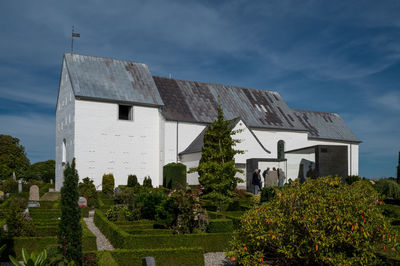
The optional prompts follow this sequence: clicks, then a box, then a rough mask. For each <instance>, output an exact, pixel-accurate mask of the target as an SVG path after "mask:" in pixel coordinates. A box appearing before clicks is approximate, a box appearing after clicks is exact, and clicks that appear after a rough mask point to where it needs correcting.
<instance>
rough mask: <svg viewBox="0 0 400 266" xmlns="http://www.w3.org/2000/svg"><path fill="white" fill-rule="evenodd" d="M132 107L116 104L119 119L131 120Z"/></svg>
mask: <svg viewBox="0 0 400 266" xmlns="http://www.w3.org/2000/svg"><path fill="white" fill-rule="evenodd" d="M132 112H133V108H132V106H130V105H118V119H119V120H133V113H132Z"/></svg>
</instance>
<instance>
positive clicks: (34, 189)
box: [28, 185, 40, 207]
mask: <svg viewBox="0 0 400 266" xmlns="http://www.w3.org/2000/svg"><path fill="white" fill-rule="evenodd" d="M28 207H40V203H39V187H38V186H36V185H33V186H31V187H30V188H29V202H28Z"/></svg>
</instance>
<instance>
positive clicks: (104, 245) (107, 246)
mask: <svg viewBox="0 0 400 266" xmlns="http://www.w3.org/2000/svg"><path fill="white" fill-rule="evenodd" d="M93 216H94V211H90V212H89V218H83V220H84V221H85V223H86V224H87V227H88V228H89V230H90V231H92V233H93V234H94V235H95V236H96V243H97V250H114V247H113V246H112V245H111V243H110V241H108V239H107V238H106V237H105V236H104V235H103V234H102V233H101V232H100V230H99V228H97V226H96V225H95V224H94V222H93Z"/></svg>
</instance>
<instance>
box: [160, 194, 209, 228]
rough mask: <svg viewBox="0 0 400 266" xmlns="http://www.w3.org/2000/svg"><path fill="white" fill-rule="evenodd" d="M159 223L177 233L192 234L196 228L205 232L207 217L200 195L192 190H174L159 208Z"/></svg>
mask: <svg viewBox="0 0 400 266" xmlns="http://www.w3.org/2000/svg"><path fill="white" fill-rule="evenodd" d="M156 219H157V223H159V224H163V225H165V226H166V227H168V228H171V229H173V230H174V231H175V232H176V233H183V234H185V233H192V232H193V230H194V229H195V228H199V229H202V230H204V229H205V227H206V225H207V220H208V218H207V215H206V213H205V211H204V210H203V209H202V208H201V205H200V203H199V193H198V192H197V191H195V192H193V191H192V190H191V189H185V188H181V189H178V190H173V191H171V193H170V194H169V195H168V197H167V199H165V200H164V201H163V202H162V203H161V205H160V206H159V207H158V208H157V215H156Z"/></svg>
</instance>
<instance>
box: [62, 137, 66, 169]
mask: <svg viewBox="0 0 400 266" xmlns="http://www.w3.org/2000/svg"><path fill="white" fill-rule="evenodd" d="M61 163H62V164H65V163H67V141H66V140H65V139H63V143H62V161H61Z"/></svg>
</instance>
